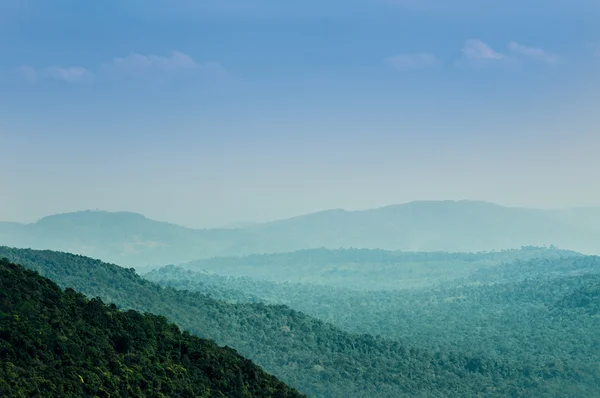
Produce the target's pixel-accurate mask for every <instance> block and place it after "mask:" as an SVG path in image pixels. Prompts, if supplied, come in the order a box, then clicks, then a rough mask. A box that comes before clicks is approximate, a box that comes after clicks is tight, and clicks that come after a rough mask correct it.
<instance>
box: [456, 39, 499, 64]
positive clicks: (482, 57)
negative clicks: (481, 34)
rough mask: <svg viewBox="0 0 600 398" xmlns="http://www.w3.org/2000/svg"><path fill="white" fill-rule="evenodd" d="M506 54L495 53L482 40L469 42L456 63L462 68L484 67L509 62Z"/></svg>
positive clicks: (466, 42)
mask: <svg viewBox="0 0 600 398" xmlns="http://www.w3.org/2000/svg"><path fill="white" fill-rule="evenodd" d="M507 59H508V57H507V56H506V55H504V54H501V53H499V52H496V51H494V49H492V48H491V47H490V46H488V45H487V44H485V43H484V42H483V41H481V40H475V39H471V40H467V41H465V45H464V46H463V48H462V57H461V58H460V59H459V60H458V61H456V65H457V66H460V67H477V68H480V67H484V66H489V65H492V64H496V63H498V62H500V61H502V62H503V61H505V60H507Z"/></svg>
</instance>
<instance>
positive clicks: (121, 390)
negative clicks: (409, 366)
mask: <svg viewBox="0 0 600 398" xmlns="http://www.w3.org/2000/svg"><path fill="white" fill-rule="evenodd" d="M0 396H3V397H76V396H88V397H111V396H112V397H169V396H178V397H223V398H225V397H240V398H241V397H300V396H302V395H301V394H300V393H298V392H296V391H295V390H292V389H290V388H288V387H287V386H286V385H285V384H283V383H282V382H280V381H278V380H277V379H276V378H275V377H273V376H270V375H268V374H266V373H265V372H264V371H263V370H261V369H260V368H258V367H257V366H256V365H254V364H253V363H252V362H251V361H249V360H247V359H245V358H242V357H241V356H239V355H238V354H237V353H236V352H235V351H234V350H233V349H230V348H220V347H218V346H217V345H216V344H215V343H214V342H212V341H209V340H204V339H200V338H198V337H195V336H191V335H190V334H189V333H187V332H183V333H182V332H180V330H179V328H178V327H177V326H175V325H173V324H170V323H168V322H167V320H166V318H165V317H162V316H154V315H151V314H144V315H142V314H140V313H138V312H135V311H133V310H129V311H127V312H121V311H119V310H117V307H116V306H114V305H105V304H103V302H102V300H100V299H98V298H95V299H91V300H88V299H86V298H85V296H83V295H82V294H80V293H76V292H75V291H74V290H73V289H70V288H68V289H67V290H66V291H65V292H63V291H62V290H61V289H60V288H59V287H58V286H57V285H56V284H55V283H53V282H51V281H50V280H48V279H46V278H43V277H41V276H40V275H39V274H37V273H36V272H34V271H30V270H25V269H24V268H23V267H21V266H19V265H14V264H11V263H9V262H8V261H6V260H0Z"/></svg>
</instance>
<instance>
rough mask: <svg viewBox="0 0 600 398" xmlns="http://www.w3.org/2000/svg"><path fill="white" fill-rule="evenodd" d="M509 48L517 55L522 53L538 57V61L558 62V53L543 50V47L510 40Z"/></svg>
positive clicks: (525, 55) (522, 54)
mask: <svg viewBox="0 0 600 398" xmlns="http://www.w3.org/2000/svg"><path fill="white" fill-rule="evenodd" d="M508 49H509V50H510V51H511V52H512V53H513V54H516V55H521V56H524V57H527V58H531V59H536V60H538V61H542V62H546V63H549V64H554V63H556V62H558V56H557V55H556V54H553V53H550V52H547V51H544V50H542V49H541V48H534V47H527V46H524V45H522V44H519V43H515V42H514V41H513V42H510V43H509V44H508Z"/></svg>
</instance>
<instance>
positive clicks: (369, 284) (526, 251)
mask: <svg viewBox="0 0 600 398" xmlns="http://www.w3.org/2000/svg"><path fill="white" fill-rule="evenodd" d="M579 256H582V255H581V254H579V253H576V252H573V251H569V250H559V249H557V248H555V247H553V246H551V247H549V248H545V247H531V246H527V247H522V248H521V249H514V250H502V251H494V252H479V253H446V252H401V251H387V250H375V249H373V250H371V249H340V250H329V249H323V248H322V249H311V250H299V251H295V252H291V253H274V254H262V255H259V254H254V255H249V256H244V257H217V258H211V259H205V260H197V261H193V262H190V263H185V264H181V266H182V267H184V268H187V269H191V270H195V271H202V270H205V271H208V272H216V273H219V274H221V275H230V276H238V277H244V276H245V277H252V278H254V279H265V280H271V281H278V282H283V281H289V282H300V283H310V284H322V285H328V286H339V287H347V288H352V289H360V290H364V289H369V290H384V289H385V290H394V289H400V288H408V287H410V288H413V287H423V286H431V285H433V284H439V283H445V282H449V281H452V280H455V279H460V278H465V277H468V276H469V275H471V273H473V272H479V273H481V272H485V270H488V269H490V268H492V267H494V266H496V265H499V264H502V263H509V262H512V261H515V260H531V259H536V258H561V257H579Z"/></svg>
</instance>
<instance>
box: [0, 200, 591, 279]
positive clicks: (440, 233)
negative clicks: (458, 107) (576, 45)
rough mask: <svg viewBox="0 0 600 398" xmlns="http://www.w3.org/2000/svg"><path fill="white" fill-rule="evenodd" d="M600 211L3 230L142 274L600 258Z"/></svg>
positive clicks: (122, 218) (461, 206)
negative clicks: (563, 254) (179, 268)
mask: <svg viewBox="0 0 600 398" xmlns="http://www.w3.org/2000/svg"><path fill="white" fill-rule="evenodd" d="M598 242H600V209H597V208H575V209H567V210H539V209H527V208H514V207H503V206H499V205H495V204H491V203H486V202H473V201H459V202H455V201H439V202H434V201H431V202H411V203H406V204H401V205H393V206H387V207H382V208H377V209H370V210H361V211H345V210H330V211H324V212H319V213H313V214H308V215H304V216H299V217H294V218H290V219H286V220H280V221H274V222H269V223H261V224H252V225H250V226H247V227H244V228H228V229H227V228H223V229H191V228H184V227H181V226H177V225H173V224H168V223H164V222H158V221H154V220H150V219H147V218H145V217H144V216H142V215H140V214H136V213H126V212H121V213H109V212H102V211H82V212H76V213H68V214H59V215H53V216H48V217H45V218H42V219H41V220H39V221H38V222H35V223H33V224H16V223H0V244H2V245H7V246H12V247H20V248H33V249H50V250H60V251H68V252H72V253H78V254H83V255H87V256H92V257H95V258H101V259H103V260H105V261H109V262H113V263H117V264H122V265H124V266H127V267H136V268H140V269H144V268H151V267H155V266H159V265H164V264H177V263H183V262H188V261H192V260H198V259H205V258H210V257H216V256H241V255H248V254H262V253H281V252H291V251H296V250H302V249H314V248H329V249H339V248H364V249H385V250H402V251H448V252H476V251H490V250H502V249H511V248H520V247H521V246H549V245H556V246H559V247H561V248H567V249H571V250H576V251H579V252H582V253H586V254H600V244H599V243H598Z"/></svg>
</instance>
